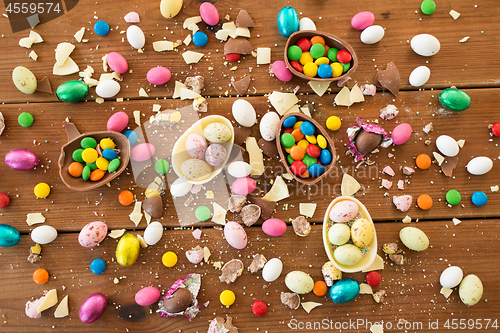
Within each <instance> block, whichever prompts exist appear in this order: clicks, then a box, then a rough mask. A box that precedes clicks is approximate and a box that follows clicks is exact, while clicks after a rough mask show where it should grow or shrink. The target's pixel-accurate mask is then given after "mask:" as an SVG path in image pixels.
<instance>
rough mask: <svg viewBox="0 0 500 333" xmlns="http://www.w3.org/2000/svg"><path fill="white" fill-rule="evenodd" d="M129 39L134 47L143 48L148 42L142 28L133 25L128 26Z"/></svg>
mask: <svg viewBox="0 0 500 333" xmlns="http://www.w3.org/2000/svg"><path fill="white" fill-rule="evenodd" d="M127 41H128V43H129V44H130V46H132V47H133V48H134V49H142V48H143V47H144V44H145V43H146V37H145V36H144V32H142V30H141V28H139V27H138V26H136V25H131V26H129V27H128V28H127Z"/></svg>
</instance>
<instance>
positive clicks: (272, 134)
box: [259, 112, 280, 141]
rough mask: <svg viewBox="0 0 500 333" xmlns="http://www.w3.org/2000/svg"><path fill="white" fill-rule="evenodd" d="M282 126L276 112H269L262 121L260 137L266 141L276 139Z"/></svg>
mask: <svg viewBox="0 0 500 333" xmlns="http://www.w3.org/2000/svg"><path fill="white" fill-rule="evenodd" d="M279 126H280V117H279V116H278V114H277V113H276V112H268V113H266V114H265V115H264V116H263V117H262V118H261V119H260V125H259V129H260V135H261V136H262V138H263V139H264V140H266V141H273V140H274V139H276V131H277V130H278V128H279Z"/></svg>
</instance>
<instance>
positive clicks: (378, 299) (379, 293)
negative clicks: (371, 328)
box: [373, 289, 385, 303]
mask: <svg viewBox="0 0 500 333" xmlns="http://www.w3.org/2000/svg"><path fill="white" fill-rule="evenodd" d="M384 298H385V290H383V289H382V290H379V291H377V292H376V293H374V294H373V299H374V300H375V302H377V303H382V302H384Z"/></svg>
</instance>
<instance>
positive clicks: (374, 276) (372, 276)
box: [366, 271, 382, 287]
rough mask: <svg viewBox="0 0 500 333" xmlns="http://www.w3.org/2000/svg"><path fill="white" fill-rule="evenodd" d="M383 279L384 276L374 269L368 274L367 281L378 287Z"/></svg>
mask: <svg viewBox="0 0 500 333" xmlns="http://www.w3.org/2000/svg"><path fill="white" fill-rule="evenodd" d="M380 281H382V277H381V276H380V274H379V273H378V272H375V271H372V272H370V273H368V274H366V283H368V284H369V285H370V286H371V287H376V286H378V285H379V284H380Z"/></svg>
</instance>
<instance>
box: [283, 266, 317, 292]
mask: <svg viewBox="0 0 500 333" xmlns="http://www.w3.org/2000/svg"><path fill="white" fill-rule="evenodd" d="M285 285H286V286H287V287H288V289H290V290H291V291H293V292H294V293H297V294H307V293H310V292H311V291H312V290H313V288H314V280H313V279H312V277H311V276H309V274H306V273H304V272H302V271H292V272H290V273H288V274H287V275H286V276H285Z"/></svg>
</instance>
